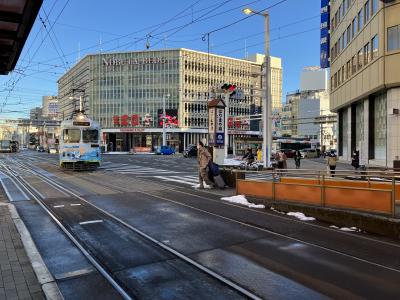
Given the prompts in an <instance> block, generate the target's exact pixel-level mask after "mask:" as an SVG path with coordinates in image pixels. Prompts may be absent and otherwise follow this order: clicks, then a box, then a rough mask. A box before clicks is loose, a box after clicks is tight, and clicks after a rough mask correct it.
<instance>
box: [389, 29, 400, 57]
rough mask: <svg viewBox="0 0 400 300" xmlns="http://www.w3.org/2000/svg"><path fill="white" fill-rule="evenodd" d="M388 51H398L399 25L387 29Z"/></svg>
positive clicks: (399, 46) (399, 43)
mask: <svg viewBox="0 0 400 300" xmlns="http://www.w3.org/2000/svg"><path fill="white" fill-rule="evenodd" d="M387 36H388V44H387V49H388V51H392V50H397V49H400V25H397V26H393V27H389V28H388V32H387Z"/></svg>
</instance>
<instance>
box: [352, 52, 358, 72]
mask: <svg viewBox="0 0 400 300" xmlns="http://www.w3.org/2000/svg"><path fill="white" fill-rule="evenodd" d="M356 72H357V55H354V56H353V57H352V58H351V73H352V74H355V73H356Z"/></svg>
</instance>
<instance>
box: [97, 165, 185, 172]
mask: <svg viewBox="0 0 400 300" xmlns="http://www.w3.org/2000/svg"><path fill="white" fill-rule="evenodd" d="M99 169H100V170H104V171H109V172H114V173H119V174H132V175H145V174H149V175H151V174H156V175H158V174H179V173H182V172H178V171H172V170H167V169H161V168H152V167H145V166H139V165H132V164H124V163H112V162H104V163H103V164H102V166H101V167H100V168H99Z"/></svg>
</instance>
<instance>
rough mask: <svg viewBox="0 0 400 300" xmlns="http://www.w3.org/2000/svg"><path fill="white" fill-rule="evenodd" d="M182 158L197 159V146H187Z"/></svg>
mask: <svg viewBox="0 0 400 300" xmlns="http://www.w3.org/2000/svg"><path fill="white" fill-rule="evenodd" d="M183 156H184V157H197V146H196V145H189V146H188V147H187V148H186V149H185V151H183Z"/></svg>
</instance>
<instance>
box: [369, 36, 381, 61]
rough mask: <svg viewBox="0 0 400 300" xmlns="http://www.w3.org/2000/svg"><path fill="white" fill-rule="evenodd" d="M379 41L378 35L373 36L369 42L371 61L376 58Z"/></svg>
mask: <svg viewBox="0 0 400 300" xmlns="http://www.w3.org/2000/svg"><path fill="white" fill-rule="evenodd" d="M378 47H379V40H378V35H375V36H374V37H373V38H372V40H371V60H373V59H375V58H377V57H378Z"/></svg>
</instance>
